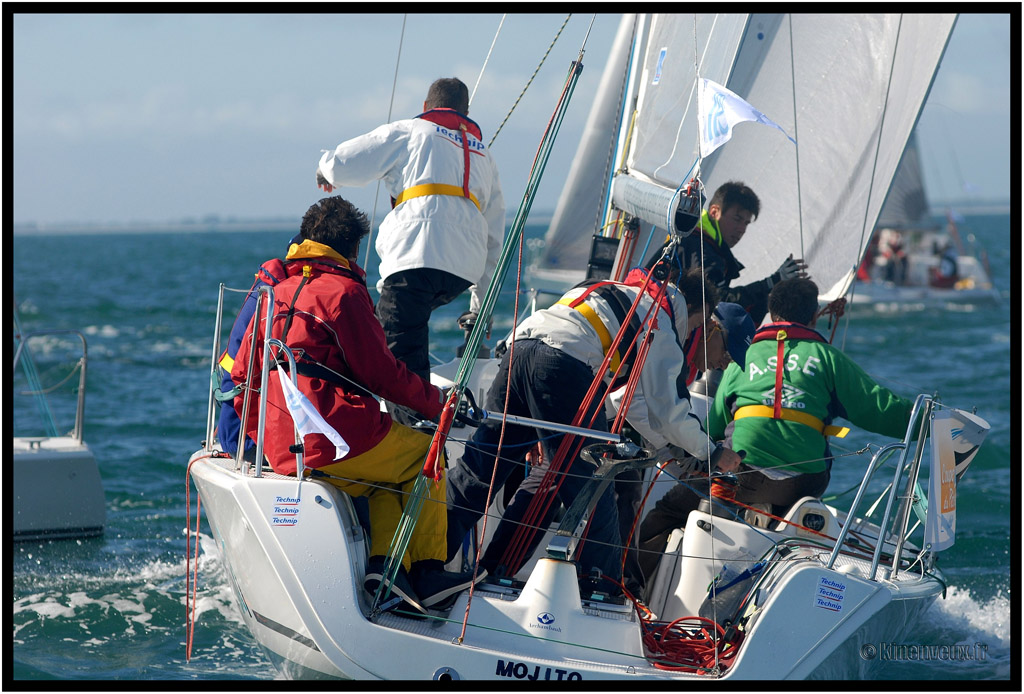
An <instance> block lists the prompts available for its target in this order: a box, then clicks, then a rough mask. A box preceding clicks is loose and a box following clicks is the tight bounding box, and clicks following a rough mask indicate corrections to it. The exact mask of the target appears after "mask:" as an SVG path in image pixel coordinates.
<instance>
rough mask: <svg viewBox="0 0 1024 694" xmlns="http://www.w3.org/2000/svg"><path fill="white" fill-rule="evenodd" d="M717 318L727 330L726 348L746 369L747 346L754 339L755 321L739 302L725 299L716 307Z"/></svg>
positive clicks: (723, 328) (735, 360)
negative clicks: (730, 301) (735, 302)
mask: <svg viewBox="0 0 1024 694" xmlns="http://www.w3.org/2000/svg"><path fill="white" fill-rule="evenodd" d="M714 315H715V318H717V319H718V322H719V323H720V324H721V326H722V330H724V331H725V332H726V338H727V339H726V341H725V346H726V349H728V350H729V356H730V357H732V360H733V361H734V362H736V363H737V364H739V365H740V368H741V369H745V368H746V366H747V364H746V357H747V347H749V346H750V342H751V340H753V339H754V321H753V320H751V318H750V314H749V313H747V312H746V311H745V310H744V309H743V307H742V306H740V305H739V304H731V303H729V302H727V301H723V302H721V303H720V304H718V306H716V307H715V314H714Z"/></svg>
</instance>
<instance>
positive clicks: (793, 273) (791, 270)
mask: <svg viewBox="0 0 1024 694" xmlns="http://www.w3.org/2000/svg"><path fill="white" fill-rule="evenodd" d="M796 278H800V279H807V263H805V262H804V261H803V258H794V257H793V254H792V253H790V254H789V257H788V258H786V260H785V261H784V262H783V263H782V265H780V266H779V269H778V270H776V271H775V272H774V273H773V274H772V276H771V277H769V278H768V288H769V289H771V288H772V287H774V286H775V285H776V284H778V283H779V282H781V281H782V280H791V279H796Z"/></svg>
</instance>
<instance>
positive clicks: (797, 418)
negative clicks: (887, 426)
mask: <svg viewBox="0 0 1024 694" xmlns="http://www.w3.org/2000/svg"><path fill="white" fill-rule="evenodd" d="M781 412H782V414H781V416H779V417H776V416H775V410H774V408H771V407H768V406H767V405H747V406H745V407H741V408H739V409H738V410H736V412H735V413H734V414H733V416H732V418H733V421H735V420H737V419H743V418H744V417H767V418H768V419H785V420H786V421H787V422H799V423H800V424H806V425H807V426H809V427H811V428H812V429H814V430H815V431H817V432H818V433H820V434H821V435H822V436H835V437H836V438H837V439H841V438H845V436H846V435H847V434H849V433H850V428H849V427H840V426H833V425H831V424H830V425H828V426H826V425H825V422H823V421H821V420H820V419H818V418H817V417H815V416H814V415H812V414H808V413H806V412H801V411H800V410H794V409H792V408H789V407H783V408H781Z"/></svg>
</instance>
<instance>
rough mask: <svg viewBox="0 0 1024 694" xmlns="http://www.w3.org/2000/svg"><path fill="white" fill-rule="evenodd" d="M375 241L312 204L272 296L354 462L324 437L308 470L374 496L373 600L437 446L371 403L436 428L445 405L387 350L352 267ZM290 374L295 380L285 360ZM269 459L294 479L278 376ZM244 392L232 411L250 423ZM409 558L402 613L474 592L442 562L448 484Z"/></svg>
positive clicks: (339, 214)
mask: <svg viewBox="0 0 1024 694" xmlns="http://www.w3.org/2000/svg"><path fill="white" fill-rule="evenodd" d="M368 233H369V223H368V222H367V219H366V216H365V215H364V214H363V213H362V212H360V211H359V210H358V209H356V208H355V207H354V206H353V205H352V204H351V203H350V202H348V201H347V200H344V199H342V198H340V197H329V198H324V199H322V200H320V201H319V202H317V203H315V204H314V205H313V206H312V207H310V208H309V210H308V211H307V212H306V214H305V216H304V217H303V218H302V225H301V229H300V236H301V240H300V242H299V243H296V244H293V245H292V246H291V247H290V249H289V252H288V256H287V258H286V259H285V260H286V262H285V265H284V269H285V273H286V275H287V276H286V277H285V278H284V279H283V280H282V281H281V282H279V283H278V284H277V286H276V287H275V295H274V303H275V306H274V316H275V318H274V321H273V326H272V330H271V335H272V336H273V337H276V338H277V339H279V340H281V341H282V342H284V343H285V344H287V345H288V346H289V348H290V349H291V350H292V351H293V352H294V354H295V357H296V362H297V364H296V370H297V371H298V388H299V390H300V391H301V392H302V393H303V395H305V397H306V398H308V400H309V401H310V402H311V403H312V404H313V406H314V407H315V408H316V410H317V412H319V413H320V415H321V416H322V417H323V418H324V419H325V420H326V422H327V423H328V424H330V425H331V426H332V427H333V428H334V429H335V430H336V431H337V432H338V433H339V434H341V436H342V437H343V438H344V439H345V441H346V442H347V444H348V446H349V452H348V454H346V455H345V456H344V457H343V458H341V459H335V452H336V449H335V444H334V443H333V442H332V441H331V440H329V439H328V438H327V437H326V436H324V435H321V434H307V435H306V436H305V437H304V440H303V444H302V446H303V453H304V465H305V466H306V467H307V468H311V469H313V470H317V471H319V472H320V473H325V474H326V475H328V477H326V479H327V481H329V482H330V483H331V484H334V485H335V486H336V487H338V488H339V489H341V490H342V491H345V492H347V493H348V494H350V495H352V496H366V497H368V501H369V513H370V555H371V556H370V562H369V567H368V569H367V573H366V581H365V587H366V589H367V590H368V591H370V592H371V593H372V592H374V591H375V590H376V589H377V587H378V586H379V584H380V582H381V580H382V571H383V568H384V556H385V555H386V553H387V551H388V547H389V545H390V543H391V540H392V537H393V536H394V534H395V529H396V528H397V527H398V523H399V519H400V517H401V514H402V508H403V506H404V504H405V499H407V498H408V494H409V492H411V490H412V488H413V485H414V484H415V481H416V478H417V477H418V476H419V474H420V469H421V468H422V466H423V463H424V460H425V459H426V455H427V450H428V448H429V446H430V442H431V436H430V435H428V434H425V433H423V432H419V431H415V430H413V429H411V428H409V427H406V426H403V425H401V424H398V423H396V422H393V421H392V420H391V418H390V417H389V416H388V415H387V414H386V413H385V412H382V411H381V409H380V406H379V404H378V402H377V401H376V400H375V399H374V397H373V394H374V393H376V394H378V395H379V396H381V397H384V398H387V399H388V400H390V401H393V402H396V403H398V404H400V405H403V406H405V407H409V408H411V409H413V410H415V411H417V412H420V413H422V415H423V416H424V417H426V418H432V417H436V416H437V415H438V414H439V413H440V411H441V407H442V403H443V402H444V399H445V398H444V393H443V392H442V391H441V390H440V389H438V388H436V387H434V386H432V385H431V384H430V383H428V382H427V381H426V380H424V379H422V378H421V377H419V376H418V375H416V374H414V373H412V372H411V371H409V369H408V368H406V366H405V365H404V364H402V363H401V362H400V361H398V360H396V359H395V357H394V355H393V354H392V353H391V352H390V351H389V350H388V348H387V345H386V343H385V341H384V332H383V330H382V329H381V326H380V323H378V322H377V320H376V318H375V317H374V314H373V302H372V301H371V300H370V295H369V292H368V291H367V288H366V284H365V273H364V272H363V270H362V268H360V267H359V266H358V265H357V264H356V262H355V260H354V258H355V257H356V256H357V254H358V250H359V242H360V240H361V239H362V237H363V236H365V235H366V234H368ZM260 313H261V314H263V312H262V311H261V312H260ZM265 323H266V319H265V314H263V315H256V314H254V315H253V317H252V319H251V320H250V322H249V325H248V328H247V330H246V334H245V337H244V338H243V340H242V343H241V345H240V347H239V349H238V354H237V355H236V357H235V360H234V365H233V367H232V369H231V376H232V379H233V380H234V382H235V383H236V384H238V385H239V386H244V385H245V384H246V382H247V380H248V379H249V376H250V374H248V373H247V367H248V362H249V358H250V351H251V350H252V341H253V337H252V333H253V330H254V328H255V329H256V332H257V338H256V339H257V340H258V341H257V347H256V349H255V354H254V355H253V356H254V365H253V372H252V374H251V376H252V378H253V379H256V378H259V374H260V373H261V371H262V368H263V364H262V361H263V349H262V342H263V336H264V331H265V330H266V325H265ZM282 366H283V367H285V368H287V367H288V362H287V360H283V362H282ZM268 388H269V392H268V394H267V402H268V406H267V409H266V412H265V413H264V414H265V418H266V430H265V435H264V453H265V455H266V458H267V460H268V461H269V462H270V465H271V467H272V468H273V469H274V471H275V472H277V473H279V474H282V475H294V474H295V473H296V460H295V451H294V450H293V447H294V445H295V424H294V422H293V421H292V417H291V415H290V414H289V411H288V408H287V407H286V404H285V396H284V393H283V391H282V386H281V384H280V383H279V381H278V373H277V370H276V368H273V367H272V369H271V371H270V373H269V381H268ZM245 392H246V391H244V390H243V391H242V395H241V396H240V397H238V398H236V400H235V403H236V404H235V406H236V408H237V409H238V412H239V413H240V414H241V413H242V411H243V407H244V401H245V397H246V396H245ZM250 393H251V395H250V403H249V412H248V417H247V419H246V422H245V429H246V433H247V434H248V435H249V436H251V437H253V438H255V437H256V433H257V426H258V421H259V414H260V413H259V398H258V397H257V395H256V394H255V391H250ZM427 490H428V495H429V498H428V499H427V501H426V503H424V504H423V506H422V512H421V515H420V518H419V522H418V523H417V524H416V528H415V530H414V531H413V534H412V538H411V540H410V542H409V548H408V552H407V553H406V555H405V556H404V557H403V558H402V568H401V569H400V570H399V572H398V575H397V577H396V580H395V582H394V584H393V585H392V591H393V592H394V593H396V594H397V595H398V596H399V597H401V598H402V599H403V601H404V603H405V609H407V610H412V611H415V612H419V613H426V609H427V608H429V607H434V608H441V607H442V606H443V605H444V604H445V603H446V602H447V601H449V600H450V599H452V598H454V596H455V595H456V594H457V593H458V592H459V591H461V590H462V589H463V588H465V587H467V586H468V585H469V583H470V576H468V575H461V574H453V573H450V572H447V571H443V566H444V556H445V536H446V518H445V506H444V503H445V491H444V478H443V477H442V478H441V481H440V483H439V484H434V483H431V484H428V485H427Z"/></svg>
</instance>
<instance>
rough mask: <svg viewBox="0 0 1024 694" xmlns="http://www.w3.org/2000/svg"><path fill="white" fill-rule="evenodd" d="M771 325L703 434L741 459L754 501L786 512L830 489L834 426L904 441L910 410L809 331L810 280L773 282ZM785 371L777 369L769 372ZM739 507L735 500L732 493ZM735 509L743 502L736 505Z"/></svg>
mask: <svg viewBox="0 0 1024 694" xmlns="http://www.w3.org/2000/svg"><path fill="white" fill-rule="evenodd" d="M768 310H769V312H770V313H771V316H772V321H773V322H772V323H770V324H769V325H766V326H764V327H763V328H761V329H760V330H759V331H757V333H755V335H754V340H753V343H752V344H751V346H750V348H749V349H748V350H747V355H746V369H745V370H742V371H741V370H739V369H737V368H730V369H728V370H726V372H725V374H724V375H723V377H722V382H721V384H720V385H719V388H718V392H717V394H716V396H715V402H714V405H713V406H712V408H711V412H710V413H709V415H708V432H709V433H710V434H711V436H712V437H713V438H722V437H723V436H724V437H725V438H726V439H727V440H730V441H731V442H732V445H731V447H732V448H733V450H743V451H746V454H747V455H746V459H745V460H744V467H748V468H750V469H751V474H747V475H741V476H742V477H747V478H750V479H748V480H746V481H742V480H741V482H740V487H739V489H747V490H749V491H750V492H751V493H753V495H754V496H756V497H757V498H756V499H755V501H761V502H767V503H771V504H772V506H773V508H774V511H773V512H776V513H777V512H785V511H786V510H788V507H789V506H790V505H792V504H793V503H794V502H796V501H797V500H798V499H799V498H800V497H801V496H820V495H821V494H822V493H823V492H824V491H825V487H826V486H827V485H828V479H829V468H830V467H831V464H832V455H831V451H830V450H829V446H828V437H829V436H840V437H841V436H845V435H846V431H847V429H845V428H840V427H836V426H833V425H832V421H833V420H834V419H836V418H837V417H841V418H843V419H846V420H849V421H850V422H853V423H854V424H856V425H857V426H859V427H861V428H862V429H867V430H868V431H873V432H875V433H876V434H882V435H884V436H892V437H894V438H902V437H903V435H904V434H905V433H906V431H907V426H908V424H909V422H910V411H911V408H912V407H913V403H912V402H911V401H910V400H906V399H904V398H901V397H900V396H898V395H896V394H895V393H893V392H891V391H889V390H888V389H886V388H883V387H882V386H880V385H878V384H877V383H875V382H874V380H872V378H871V377H870V376H869V375H868V374H867V373H865V372H864V370H863V369H861V368H860V367H859V366H857V364H855V363H854V362H853V360H852V359H850V358H849V357H848V356H846V355H845V354H843V353H842V352H841V351H839V350H838V349H836V348H834V347H832V346H831V345H829V344H828V343H827V342H826V341H825V339H824V338H823V337H821V335H820V334H819V333H818V332H817V331H815V330H813V329H812V328H811V327H810V326H812V325H813V324H814V317H815V314H816V313H817V310H818V287H817V285H815V284H814V282H812V281H811V280H805V279H793V280H786V281H783V282H780V283H779V284H777V285H776V286H775V288H773V289H772V292H771V294H769V296H768ZM779 362H781V363H783V364H784V365H785V367H784V369H782V370H777V369H776V364H777V363H779ZM737 498H740V496H739V491H737ZM741 500H742V499H741Z"/></svg>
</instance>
